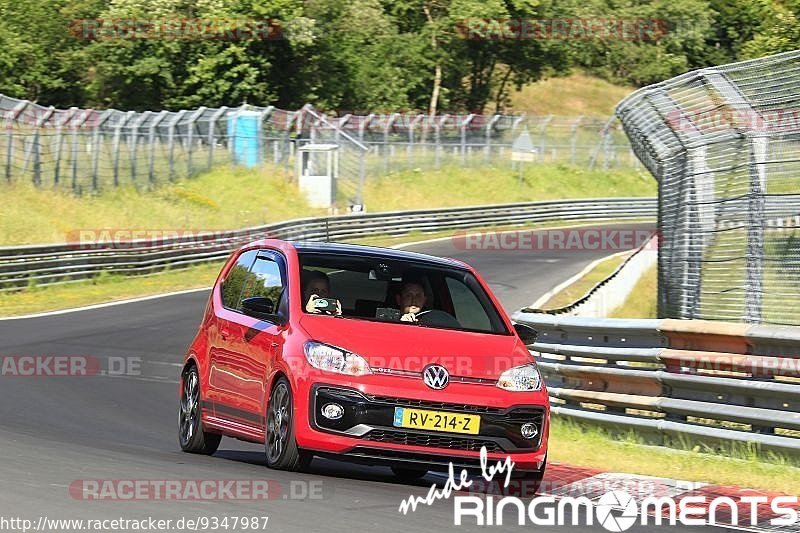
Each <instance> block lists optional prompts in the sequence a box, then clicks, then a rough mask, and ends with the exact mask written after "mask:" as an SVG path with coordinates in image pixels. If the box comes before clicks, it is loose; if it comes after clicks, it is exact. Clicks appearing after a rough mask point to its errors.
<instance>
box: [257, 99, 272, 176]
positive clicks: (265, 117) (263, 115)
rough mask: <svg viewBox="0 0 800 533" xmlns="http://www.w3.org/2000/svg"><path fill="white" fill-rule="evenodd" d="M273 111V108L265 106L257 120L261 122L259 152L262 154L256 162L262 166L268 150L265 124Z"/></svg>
mask: <svg viewBox="0 0 800 533" xmlns="http://www.w3.org/2000/svg"><path fill="white" fill-rule="evenodd" d="M274 111H275V106H267V107H265V108H264V110H263V111H262V112H261V116H260V117H259V120H260V121H261V143H260V144H261V150H262V152H263V153H262V154H261V156H260V157H259V159H258V160H259V162H260V163H262V164H263V163H264V162H266V160H267V153H266V152H267V149H268V148H267V146H268V145H269V143H268V142H267V127H266V122H267V120H268V119H269V118H270V117H271V116H272V113H273V112H274Z"/></svg>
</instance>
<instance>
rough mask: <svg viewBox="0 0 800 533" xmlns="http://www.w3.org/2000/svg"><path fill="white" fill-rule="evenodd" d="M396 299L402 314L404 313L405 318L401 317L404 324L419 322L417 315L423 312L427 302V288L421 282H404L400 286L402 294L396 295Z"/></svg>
mask: <svg viewBox="0 0 800 533" xmlns="http://www.w3.org/2000/svg"><path fill="white" fill-rule="evenodd" d="M395 299H396V301H397V305H398V306H399V307H400V312H401V313H403V316H401V317H400V320H402V321H403V322H417V314H418V313H419V312H421V311H422V308H423V307H425V303H426V302H427V297H426V296H425V288H424V287H423V286H422V283H421V282H419V281H404V282H403V284H402V285H400V292H398V293H397V294H396V295H395Z"/></svg>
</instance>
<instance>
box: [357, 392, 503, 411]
mask: <svg viewBox="0 0 800 533" xmlns="http://www.w3.org/2000/svg"><path fill="white" fill-rule="evenodd" d="M369 399H370V400H372V401H373V402H380V403H388V404H392V405H397V406H400V407H420V408H423V409H439V410H444V411H457V412H460V413H486V414H499V413H502V412H503V411H504V410H505V409H498V408H497V407H485V406H480V405H468V404H463V403H444V402H430V401H427V400H409V399H407V398H391V397H389V396H369Z"/></svg>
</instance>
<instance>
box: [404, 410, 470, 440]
mask: <svg viewBox="0 0 800 533" xmlns="http://www.w3.org/2000/svg"><path fill="white" fill-rule="evenodd" d="M393 425H394V427H398V428H410V429H427V430H430V431H446V432H448V433H467V434H470V435H477V434H478V431H479V430H480V428H481V417H480V416H478V415H462V414H458V413H443V412H441V411H426V410H424V409H408V408H406V407H395V408H394V424H393Z"/></svg>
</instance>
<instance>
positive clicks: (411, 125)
mask: <svg viewBox="0 0 800 533" xmlns="http://www.w3.org/2000/svg"><path fill="white" fill-rule="evenodd" d="M423 118H424V115H421V114H420V115H417V116H416V117H414V118H413V119H411V122H409V124H408V166H409V167H413V166H414V139H415V137H414V129H415V128H416V127H417V124H419V123H420V121H422V119H423Z"/></svg>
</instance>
